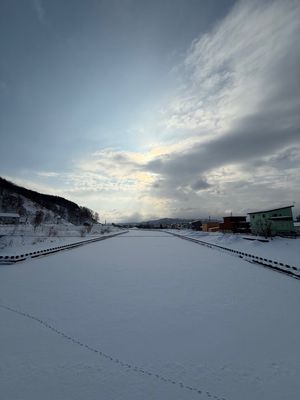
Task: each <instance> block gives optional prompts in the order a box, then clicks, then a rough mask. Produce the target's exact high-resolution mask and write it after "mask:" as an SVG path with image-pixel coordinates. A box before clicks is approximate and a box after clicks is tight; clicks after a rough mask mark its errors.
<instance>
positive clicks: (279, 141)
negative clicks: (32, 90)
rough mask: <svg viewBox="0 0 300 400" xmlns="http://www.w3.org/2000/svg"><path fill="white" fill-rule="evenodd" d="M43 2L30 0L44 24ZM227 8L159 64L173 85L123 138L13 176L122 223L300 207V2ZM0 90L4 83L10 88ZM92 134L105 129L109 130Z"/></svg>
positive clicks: (249, 3) (246, 3)
mask: <svg viewBox="0 0 300 400" xmlns="http://www.w3.org/2000/svg"><path fill="white" fill-rule="evenodd" d="M129 3H130V2H129ZM43 4H44V5H45V4H46V2H45V3H43V2H41V1H38V0H36V1H34V2H33V5H34V6H35V9H36V13H37V17H38V19H39V21H40V23H41V24H47V23H49V22H48V21H47V8H46V7H44V6H43ZM123 11H124V10H123ZM224 11H225V8H224ZM226 13H227V14H226ZM226 13H225V14H224V15H221V16H220V15H218V18H216V20H215V21H214V22H213V23H211V26H209V27H206V28H207V29H206V32H200V33H199V35H198V37H195V38H194V39H193V40H192V41H191V43H190V44H189V46H188V47H187V48H186V49H185V51H184V52H183V50H182V48H181V49H180V51H178V52H177V53H176V52H175V53H174V51H173V53H172V56H171V55H169V58H168V60H171V63H170V62H169V61H168V63H169V64H168V63H166V65H168V68H167V69H166V71H165V72H163V71H162V70H161V71H160V80H161V81H163V80H165V81H167V82H168V83H167V85H166V87H165V88H164V91H163V92H161V93H160V97H159V98H157V99H156V100H157V101H151V102H150V103H151V106H150V103H148V104H147V105H145V107H144V108H143V110H142V111H141V110H140V113H138V112H137V114H136V118H134V119H133V120H134V121H135V123H134V124H133V123H131V124H129V125H128V126H124V129H123V130H122V131H120V132H119V140H118V139H117V138H118V136H115V138H114V142H108V144H109V146H105V142H103V144H102V146H101V145H99V143H98V142H95V146H94V148H93V149H90V150H89V151H88V152H85V154H84V155H80V154H79V153H76V154H74V159H73V161H72V164H71V165H69V166H68V168H66V167H63V166H62V167H61V168H57V169H55V168H53V166H54V165H55V163H53V165H52V167H51V168H47V167H46V165H45V168H44V169H43V170H35V172H34V174H31V176H26V177H24V176H21V175H20V174H19V175H18V173H16V172H15V171H13V172H12V173H11V174H10V173H9V171H8V173H6V176H7V177H11V178H12V179H14V180H17V181H19V182H20V183H24V184H28V185H29V186H31V187H35V188H37V189H40V190H44V191H50V192H52V193H57V194H62V195H64V196H66V197H68V198H70V199H73V200H75V201H78V202H79V203H80V204H85V205H88V206H90V207H91V208H93V209H95V210H97V211H99V213H100V215H103V217H106V218H108V219H110V220H114V221H117V220H124V219H147V218H154V217H162V216H169V217H171V216H177V217H191V218H193V217H207V216H209V215H211V216H222V215H226V213H229V212H233V213H234V214H240V213H243V214H244V213H246V212H248V211H250V210H255V209H264V208H269V207H270V208H275V207H277V206H281V205H289V204H293V203H295V205H296V207H295V214H297V213H299V212H300V202H299V198H300V185H299V183H300V68H299V65H300V41H299V38H300V3H299V1H297V0H295V1H293V0H282V1H252V0H251V1H241V2H237V3H236V4H235V5H234V6H233V7H231V8H228V10H227V11H226ZM171 17H172V16H170V18H171ZM212 21H213V19H212ZM174 54H175V55H174ZM166 65H165V66H166ZM145 80H147V76H145ZM0 90H2V91H3V92H4V91H6V90H7V88H6V87H5V84H4V83H3V84H2V86H1V88H0ZM120 90H121V89H120ZM158 93H159V92H156V94H158ZM144 96H147V90H145V92H144ZM147 107H148V108H147ZM137 111H138V110H137ZM111 118H112V125H114V121H113V119H114V117H113V116H111ZM115 118H116V119H117V118H118V113H116V115H115ZM97 129H98V130H97ZM126 131H127V132H129V131H130V133H127V135H126V133H124V132H126ZM95 132H96V133H95V135H100V136H101V129H100V128H97V127H96V128H95ZM97 132H98V133H97ZM124 137H125V139H124ZM126 138H127V139H128V141H127V144H125V143H126ZM83 140H84V138H80V142H81V141H83ZM97 143H98V144H97ZM128 143H130V145H128Z"/></svg>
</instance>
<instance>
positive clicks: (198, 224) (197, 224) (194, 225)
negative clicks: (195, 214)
mask: <svg viewBox="0 0 300 400" xmlns="http://www.w3.org/2000/svg"><path fill="white" fill-rule="evenodd" d="M191 229H193V231H202V220H201V219H197V220H195V221H192V222H191Z"/></svg>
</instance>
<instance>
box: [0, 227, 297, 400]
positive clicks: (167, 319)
mask: <svg viewBox="0 0 300 400" xmlns="http://www.w3.org/2000/svg"><path fill="white" fill-rule="evenodd" d="M0 274H1V279H0V303H1V304H5V305H7V306H8V307H10V308H13V309H14V310H21V312H24V313H29V314H30V315H31V316H34V317H36V318H38V319H41V320H42V321H45V322H46V323H47V324H49V325H51V327H54V328H55V329H57V330H58V331H60V332H63V333H64V334H65V335H67V336H69V337H71V338H75V339H76V340H78V341H79V342H80V343H82V344H83V346H80V345H78V344H76V343H74V342H72V340H68V339H67V338H65V337H63V336H61V335H59V334H57V333H55V332H54V331H53V330H51V329H49V328H47V327H46V326H43V325H42V324H41V323H38V322H37V321H34V320H32V319H30V318H26V317H24V316H22V315H17V314H16V313H15V312H11V311H9V310H7V309H3V308H0V319H1V327H2V328H1V330H0V343H5V346H4V347H3V349H2V351H1V362H0V365H1V371H2V373H1V374H0V386H1V388H3V389H2V392H3V394H4V398H5V399H17V398H22V399H25V400H26V399H32V398H43V399H53V398H55V399H66V398H72V399H82V398H85V399H99V398H103V399H108V400H110V399H111V400H115V399H126V400H127V399H128V400H129V399H134V400H135V399H141V398H143V399H191V400H193V399H201V398H203V399H205V398H209V395H210V396H217V398H222V397H224V398H225V399H228V400H230V399H232V400H235V399H241V398H242V399H245V400H247V399H249V400H250V399H253V398H257V399H272V400H274V399H275V400H276V399H283V398H287V399H297V398H298V397H299V393H300V383H299V380H298V376H299V372H300V371H299V370H300V366H299V356H298V352H297V351H295V349H297V347H298V342H299V334H298V333H299V328H300V318H299V315H298V313H297V312H295V309H296V307H297V304H299V297H300V295H299V282H298V281H296V280H293V279H291V278H290V277H286V276H284V275H281V274H278V273H276V272H273V271H270V270H265V269H263V268H261V267H259V266H255V265H250V264H248V263H246V262H245V261H243V260H240V259H238V258H234V257H231V256H230V255H226V254H224V253H219V252H216V251H214V250H211V249H206V248H204V247H202V246H197V245H195V244H193V243H190V242H186V241H183V240H180V239H177V238H175V237H171V236H169V235H168V236H167V235H166V234H163V233H158V232H139V231H131V232H130V233H128V234H126V235H121V236H119V237H116V238H113V239H109V240H106V241H103V242H99V243H95V244H90V245H86V246H84V247H81V248H78V249H74V250H73V251H70V252H67V253H59V254H57V255H54V256H51V257H46V258H41V259H36V260H27V261H25V262H24V263H22V264H19V265H13V266H1V267H0ZM85 345H87V346H90V347H91V348H93V349H97V350H98V351H101V352H103V353H105V354H106V355H108V356H109V357H112V358H113V360H110V359H109V358H106V357H103V356H101V355H99V354H97V353H94V352H92V351H89V349H87V348H85ZM116 359H118V360H119V361H121V363H126V364H130V365H133V366H137V368H138V369H141V370H143V371H148V372H151V373H153V375H151V376H150V375H147V374H145V373H142V372H141V371H134V369H133V370H131V368H126V366H123V365H121V363H120V362H119V363H116V362H114V360H116ZM156 374H157V375H159V376H161V377H164V378H166V379H170V380H173V381H174V382H176V384H172V383H170V382H165V381H163V380H161V379H159V378H156V377H155V375H156ZM180 382H181V383H182V384H183V385H186V386H190V387H192V388H199V389H200V390H201V391H202V393H201V394H200V393H197V392H195V391H192V390H189V389H187V388H183V387H181V386H180ZM206 392H208V393H206ZM208 394H209V395H208Z"/></svg>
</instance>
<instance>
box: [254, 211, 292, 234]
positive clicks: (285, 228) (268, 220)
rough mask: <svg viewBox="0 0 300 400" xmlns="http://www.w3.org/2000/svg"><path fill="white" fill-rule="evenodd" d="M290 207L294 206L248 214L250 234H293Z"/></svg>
mask: <svg viewBox="0 0 300 400" xmlns="http://www.w3.org/2000/svg"><path fill="white" fill-rule="evenodd" d="M292 207H294V206H288V207H281V208H275V209H273V210H265V211H257V212H251V213H248V214H249V215H250V227H251V232H252V233H254V234H256V235H264V236H271V235H272V236H273V235H276V234H278V233H282V234H292V233H294V232H295V229H294V222H293V213H292Z"/></svg>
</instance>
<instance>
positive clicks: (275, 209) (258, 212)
mask: <svg viewBox="0 0 300 400" xmlns="http://www.w3.org/2000/svg"><path fill="white" fill-rule="evenodd" d="M292 207H294V205H291V206H285V207H279V208H273V209H272V210H263V211H252V212H249V213H248V214H260V213H265V212H271V211H278V210H283V209H285V208H292Z"/></svg>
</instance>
